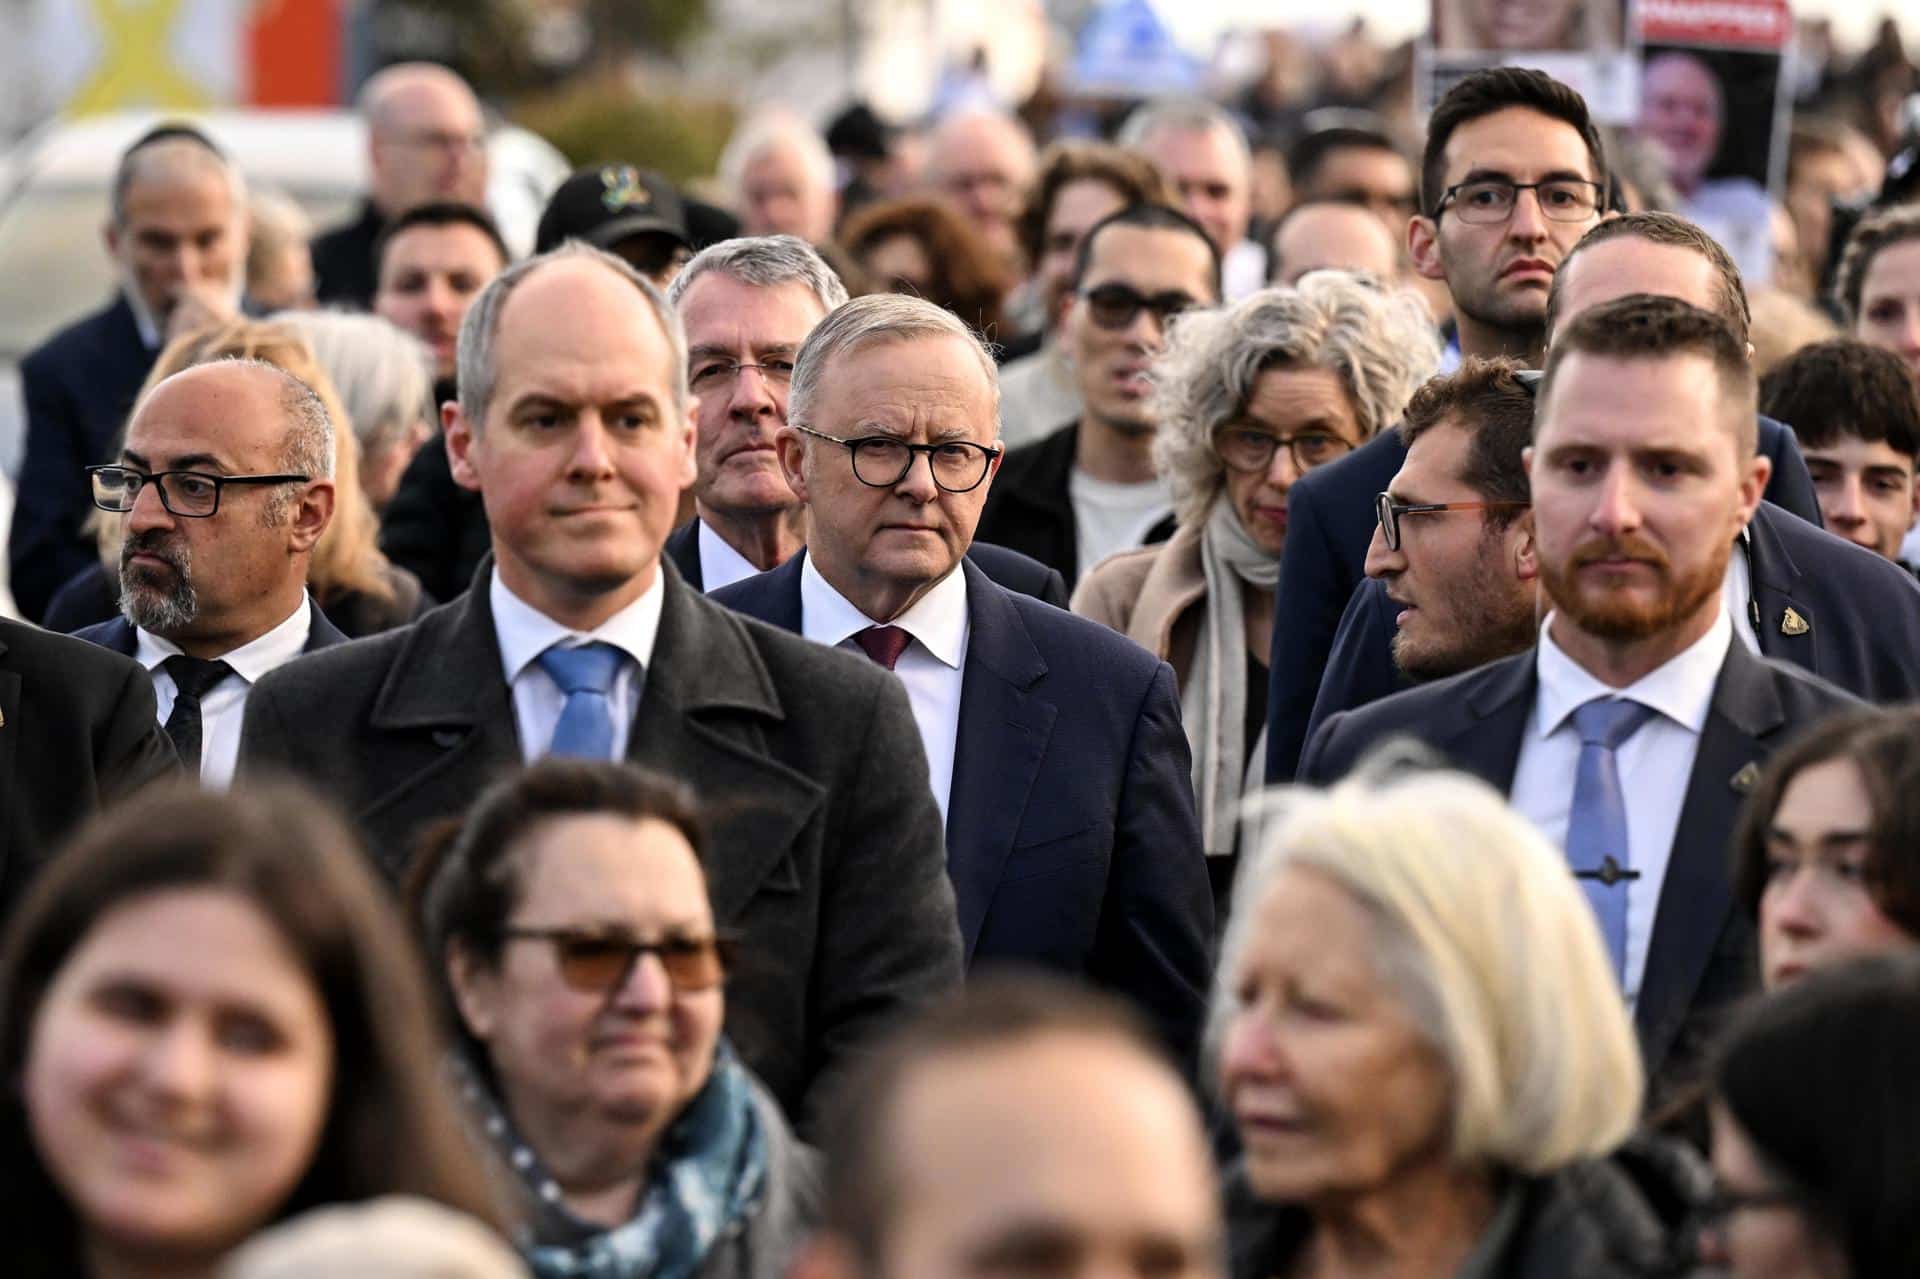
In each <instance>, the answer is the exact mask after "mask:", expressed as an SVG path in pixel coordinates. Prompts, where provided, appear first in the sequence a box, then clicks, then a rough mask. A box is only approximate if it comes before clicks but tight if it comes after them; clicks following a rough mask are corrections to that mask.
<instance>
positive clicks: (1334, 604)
mask: <svg viewBox="0 0 1920 1279" xmlns="http://www.w3.org/2000/svg"><path fill="white" fill-rule="evenodd" d="M1759 427H1760V451H1761V452H1762V453H1764V454H1766V455H1767V457H1768V458H1769V459H1771V461H1772V462H1773V477H1772V478H1771V479H1770V480H1768V481H1767V491H1766V499H1767V500H1768V501H1770V502H1773V503H1775V504H1776V505H1778V506H1780V507H1782V508H1783V509H1785V510H1788V511H1791V512H1792V513H1793V514H1795V515H1798V516H1800V517H1801V518H1802V519H1805V520H1808V521H1811V522H1812V523H1813V524H1815V525H1816V526H1817V525H1818V524H1819V523H1820V503H1819V500H1818V499H1817V498H1816V497H1815V496H1814V492H1813V477H1812V476H1811V475H1810V474H1808V472H1807V464H1806V462H1805V460H1803V459H1802V458H1801V456H1800V445H1799V442H1798V441H1797V440H1795V439H1794V435H1793V430H1792V428H1791V427H1787V426H1783V425H1781V424H1780V423H1779V422H1776V421H1774V420H1773V419H1772V418H1767V417H1763V418H1761V419H1760V421H1759ZM1406 458H1407V446H1406V445H1405V444H1404V443H1402V442H1401V439H1400V432H1399V431H1398V430H1386V431H1382V432H1380V434H1378V435H1376V436H1374V437H1373V438H1372V439H1371V440H1369V441H1367V442H1366V443H1365V444H1363V445H1361V446H1360V447H1359V448H1357V449H1355V450H1354V451H1353V452H1352V453H1349V454H1348V455H1347V456H1345V457H1343V458H1341V459H1340V460H1339V461H1337V462H1331V463H1328V464H1327V465H1326V466H1323V467H1320V468H1319V469H1317V470H1314V471H1312V472H1310V473H1308V474H1306V475H1303V476H1301V477H1300V480H1299V482H1298V483H1296V484H1295V485H1294V486H1293V492H1292V494H1291V495H1290V496H1289V497H1288V498H1287V545H1286V549H1285V550H1284V551H1282V552H1281V554H1280V586H1279V589H1278V591H1277V592H1276V593H1275V595H1274V613H1273V618H1274V624H1273V650H1272V652H1271V654H1270V655H1269V666H1268V668H1267V669H1268V670H1270V671H1272V672H1273V676H1272V679H1271V681H1270V682H1269V683H1268V685H1267V781H1268V782H1285V781H1290V780H1292V778H1293V770H1294V765H1295V764H1296V763H1297V762H1298V761H1299V758H1300V747H1301V746H1302V745H1303V744H1304V743H1305V742H1306V740H1307V723H1308V721H1309V720H1310V719H1311V718H1312V715H1313V704H1314V701H1315V699H1316V698H1317V697H1318V695H1319V691H1320V679H1321V676H1322V675H1323V674H1324V673H1325V671H1326V669H1327V661H1328V656H1329V654H1331V653H1332V651H1333V640H1334V635H1335V634H1336V632H1337V631H1338V630H1339V627H1340V618H1341V613H1342V611H1343V610H1344V609H1345V608H1346V606H1347V601H1348V600H1350V599H1352V598H1353V592H1354V590H1355V589H1356V588H1357V587H1358V586H1359V585H1360V583H1361V582H1362V581H1363V580H1365V578H1366V560H1367V546H1368V544H1369V543H1370V542H1372V541H1373V525H1374V517H1373V499H1374V496H1375V495H1376V494H1378V493H1382V492H1384V491H1385V490H1386V488H1387V486H1388V485H1389V484H1391V483H1392V482H1393V477H1394V476H1395V475H1397V474H1399V473H1400V464H1401V463H1402V462H1404V461H1406Z"/></svg>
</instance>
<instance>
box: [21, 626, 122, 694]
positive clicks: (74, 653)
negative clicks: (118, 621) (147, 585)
mask: <svg viewBox="0 0 1920 1279" xmlns="http://www.w3.org/2000/svg"><path fill="white" fill-rule="evenodd" d="M111 625H112V623H111V622H103V623H101V626H103V627H105V626H111ZM88 629H89V630H95V629H99V628H97V627H89V628H88ZM0 641H4V642H5V644H6V652H5V654H4V655H0V667H7V668H10V669H12V670H15V671H18V672H20V673H21V674H22V675H25V676H33V675H40V674H46V675H57V676H59V677H60V679H61V680H62V681H63V682H66V681H70V682H72V683H73V684H75V685H76V686H79V685H83V684H100V685H104V684H106V683H107V682H108V681H109V680H123V679H125V678H126V677H127V676H128V675H129V674H131V673H132V672H134V671H141V672H142V673H144V670H143V668H142V667H141V665H140V663H138V662H136V661H134V660H133V659H132V658H131V657H127V656H125V655H123V654H121V653H117V652H115V651H114V650H112V649H110V648H107V647H105V646H104V645H103V644H102V643H101V642H100V641H99V640H96V639H91V638H87V637H85V636H84V633H83V634H82V635H56V634H54V633H53V632H52V631H43V630H41V629H40V628H39V627H37V626H29V625H27V624H26V623H24V622H12V621H7V620H5V619H0Z"/></svg>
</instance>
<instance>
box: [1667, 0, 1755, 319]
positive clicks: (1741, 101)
mask: <svg viewBox="0 0 1920 1279" xmlns="http://www.w3.org/2000/svg"><path fill="white" fill-rule="evenodd" d="M1635 21H1636V25H1637V28H1638V34H1639V36H1640V39H1641V47H1642V53H1641V66H1640V110H1639V114H1638V118H1637V119H1636V121H1635V122H1634V126H1633V131H1634V133H1635V135H1636V136H1638V137H1639V138H1641V139H1643V140H1644V141H1645V142H1647V143H1648V144H1649V145H1650V146H1651V147H1652V148H1653V150H1654V152H1655V153H1656V154H1658V155H1659V156H1660V157H1662V158H1663V159H1664V160H1665V162H1666V168H1667V176H1668V178H1670V179H1671V180H1672V182H1673V185H1674V189H1675V191H1676V193H1677V194H1678V196H1679V200H1680V203H1679V205H1678V207H1677V209H1676V210H1675V211H1676V212H1678V213H1681V214H1683V215H1684V216H1686V217H1688V218H1690V219H1692V220H1693V221H1694V222H1697V223H1699V224H1700V226H1701V227H1702V228H1703V229H1704V230H1706V231H1707V233H1708V234H1710V235H1712V236H1713V237H1714V238H1715V239H1716V240H1718V241H1720V243H1721V244H1722V245H1723V246H1725V248H1726V250H1727V252H1728V253H1730V254H1732V255H1733V260H1734V261H1735V262H1736V263H1738V264H1739V267H1740V273H1741V275H1742V276H1744V277H1745V278H1746V282H1747V285H1748V287H1749V288H1752V287H1754V286H1757V285H1761V284H1765V283H1767V282H1768V281H1769V280H1770V279H1771V278H1772V276H1773V229H1774V227H1773V224H1774V218H1773V204H1772V200H1771V196H1772V195H1774V194H1778V193H1779V192H1780V191H1781V190H1782V189H1783V187H1784V185H1785V181H1786V173H1785V169H1786V152H1787V137H1788V132H1789V130H1790V128H1791V125H1792V110H1793V103H1792V98H1791V95H1790V94H1789V93H1788V91H1787V89H1786V87H1785V84H1784V81H1783V78H1782V77H1783V75H1784V73H1785V71H1786V61H1787V57H1786V55H1787V46H1788V44H1789V42H1790V41H1791V39H1792V37H1793V14H1792V11H1791V9H1790V8H1789V6H1788V3H1787V0H1640V4H1639V6H1638V9H1637V11H1636V14H1635Z"/></svg>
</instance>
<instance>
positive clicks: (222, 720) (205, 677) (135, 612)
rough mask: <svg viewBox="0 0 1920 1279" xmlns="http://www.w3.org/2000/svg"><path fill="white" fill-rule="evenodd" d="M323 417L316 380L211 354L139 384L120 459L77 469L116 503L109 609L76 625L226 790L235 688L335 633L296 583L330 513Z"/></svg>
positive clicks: (204, 777)
mask: <svg viewBox="0 0 1920 1279" xmlns="http://www.w3.org/2000/svg"><path fill="white" fill-rule="evenodd" d="M334 429H335V428H334V423H333V422H332V420H331V419H330V418H329V417H328V416H327V410H326V407H325V405H323V404H322V403H321V401H320V397H319V396H318V395H316V394H314V391H313V388H312V387H310V386H308V385H307V384H306V383H304V382H302V381H300V380H299V379H298V378H296V377H294V376H293V375H292V374H290V373H288V372H286V371H285V370H284V369H280V368H277V367H275V366H274V365H271V364H267V363H264V362H262V361H258V360H215V361H213V362H212V363H210V364H202V365H196V366H194V367H192V368H189V369H186V370H183V371H182V372H179V373H176V374H174V375H173V376H172V377H170V378H167V379H166V380H165V381H163V382H161V383H160V384H159V385H158V386H155V387H154V388H153V389H152V390H151V391H149V392H147V394H146V396H145V398H143V399H142V400H141V401H140V403H139V404H138V405H136V406H135V408H134V411H133V417H132V419H131V420H130V421H129V422H128V423H127V439H126V443H125V444H124V445H122V446H121V449H120V458H119V460H118V461H117V462H115V463H112V464H110V465H106V466H93V467H88V468H87V477H86V478H87V480H88V481H89V482H90V483H91V485H92V492H93V504H94V505H95V506H97V507H99V508H100V509H101V510H103V511H110V512H114V513H116V514H124V515H125V517H126V518H125V524H124V532H123V533H122V540H121V544H120V611H121V613H122V614H123V616H121V617H117V618H115V619H113V620H112V621H110V622H102V623H100V624H99V625H97V626H90V627H88V628H86V629H85V630H83V631H80V632H78V635H79V637H80V638H81V639H85V640H91V641H92V642H93V643H95V644H98V645H100V646H101V647H102V648H110V649H113V650H114V651H116V652H119V653H123V654H125V655H126V656H128V657H131V658H133V659H135V660H136V661H138V662H139V663H140V664H141V665H142V666H144V667H146V668H147V670H148V671H149V672H150V673H151V674H152V676H153V687H154V692H155V694H157V696H158V699H159V704H158V713H159V718H160V721H161V723H162V724H163V725H164V726H165V728H166V731H167V736H169V737H171V738H172V739H173V744H174V748H175V749H176V750H177V751H179V753H180V758H181V762H182V764H183V765H184V767H185V768H186V769H187V770H188V771H189V772H192V773H197V774H198V775H199V777H200V779H201V781H202V783H203V784H205V785H207V786H210V787H214V788H224V787H225V786H226V785H227V783H228V782H229V780H231V778H232V776H233V770H234V764H235V761H236V760H237V759H238V757H239V752H240V726H241V720H242V717H243V715H244V714H245V711H246V704H247V695H248V692H249V691H250V690H251V689H252V687H253V685H254V684H255V683H256V682H257V681H258V680H259V679H260V678H261V677H262V676H263V675H265V674H266V673H267V672H268V671H271V670H273V669H274V668H275V667H278V666H281V665H283V664H285V663H287V662H290V661H292V660H293V659H294V658H296V657H298V656H300V655H301V654H302V653H307V652H311V651H313V650H314V649H317V648H325V647H327V646H329V645H332V644H339V643H342V642H344V640H345V638H346V637H345V636H343V635H342V634H341V633H340V631H339V630H338V629H336V628H335V627H334V625H333V624H332V623H331V622H329V621H328V620H327V618H326V615H325V614H323V613H322V612H321V611H320V606H319V605H318V604H316V603H314V601H313V599H312V598H311V597H310V596H309V595H308V594H307V562H308V561H309V560H310V559H311V558H312V556H313V548H314V546H315V544H316V543H318V542H319V540H320V535H321V534H322V533H324V532H325V531H326V528H327V524H328V523H329V521H331V520H332V518H333V480H332V475H333V432H334Z"/></svg>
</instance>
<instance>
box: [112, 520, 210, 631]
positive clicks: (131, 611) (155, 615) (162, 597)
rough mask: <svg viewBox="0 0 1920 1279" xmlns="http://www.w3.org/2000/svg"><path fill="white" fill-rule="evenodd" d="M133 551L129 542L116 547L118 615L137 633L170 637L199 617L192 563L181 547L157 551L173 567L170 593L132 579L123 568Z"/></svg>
mask: <svg viewBox="0 0 1920 1279" xmlns="http://www.w3.org/2000/svg"><path fill="white" fill-rule="evenodd" d="M135 549H144V550H149V551H153V550H155V549H156V548H151V547H144V548H135V547H133V546H132V544H131V541H129V542H126V543H122V544H121V547H120V612H121V613H122V614H123V615H125V617H126V619H127V620H128V621H129V622H132V623H133V624H134V625H135V626H138V627H139V628H140V629H141V630H144V631H149V632H151V633H153V634H155V635H171V634H173V633H175V632H177V631H181V630H184V629H186V628H187V627H188V626H190V625H192V623H193V619H194V618H196V617H198V616H199V614H200V599H199V597H198V596H197V595H195V594H194V590H193V560H192V558H191V557H190V556H189V555H188V553H187V549H186V547H184V546H181V547H177V548H170V549H168V550H166V551H163V552H159V553H161V554H164V555H165V556H166V558H167V560H168V562H169V563H171V564H172V565H173V569H174V574H175V577H176V579H177V580H176V581H175V583H174V585H173V588H172V589H171V590H162V589H160V588H159V587H156V586H153V585H151V584H149V583H147V582H144V581H141V580H139V579H138V578H136V577H135V576H134V575H133V574H132V573H131V572H130V571H129V570H128V567H127V559H128V557H129V555H130V554H131V553H132V551H133V550H135Z"/></svg>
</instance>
